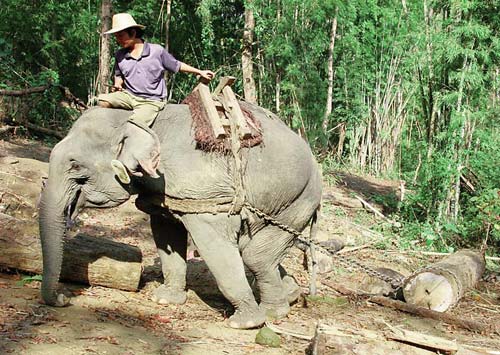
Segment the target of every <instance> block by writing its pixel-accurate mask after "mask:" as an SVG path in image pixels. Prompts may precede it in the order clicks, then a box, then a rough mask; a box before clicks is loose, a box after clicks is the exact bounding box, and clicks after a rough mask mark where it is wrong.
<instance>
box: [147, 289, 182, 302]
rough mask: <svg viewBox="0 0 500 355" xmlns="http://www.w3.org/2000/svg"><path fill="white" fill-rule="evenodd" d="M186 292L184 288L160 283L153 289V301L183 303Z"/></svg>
mask: <svg viewBox="0 0 500 355" xmlns="http://www.w3.org/2000/svg"><path fill="white" fill-rule="evenodd" d="M186 299H187V294H186V291H184V290H179V289H175V288H172V287H168V286H167V285H161V286H159V287H158V288H157V289H156V290H154V291H153V297H152V300H153V302H156V303H158V304H184V303H186Z"/></svg>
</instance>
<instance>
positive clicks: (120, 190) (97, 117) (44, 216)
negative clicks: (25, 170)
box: [39, 109, 132, 306]
mask: <svg viewBox="0 0 500 355" xmlns="http://www.w3.org/2000/svg"><path fill="white" fill-rule="evenodd" d="M125 116H126V113H125V112H124V111H121V110H112V109H91V110H89V111H87V112H86V113H85V114H84V115H83V116H82V117H81V118H80V119H79V120H78V121H77V122H76V123H75V124H74V126H73V128H72V129H71V131H70V132H69V133H68V135H67V136H66V138H64V139H63V140H62V141H60V142H59V143H58V144H57V145H56V146H55V147H54V149H53V150H52V153H51V155H50V167H49V178H48V180H47V182H46V185H45V187H44V189H43V191H42V195H41V200H40V211H39V223H40V238H41V242H42V252H43V282H42V297H43V299H44V301H45V303H47V304H49V305H55V306H64V305H65V303H66V301H65V299H64V297H63V296H62V295H60V294H58V293H57V286H58V282H59V276H60V272H61V266H62V257H63V236H64V232H65V230H66V225H67V222H68V221H69V220H70V219H72V218H74V217H75V216H76V215H77V214H78V212H79V211H80V210H81V209H82V208H84V207H114V206H117V205H119V204H121V203H123V202H125V201H126V200H128V199H129V198H130V195H131V193H132V191H131V188H130V187H129V186H126V185H122V184H121V183H120V182H119V181H118V179H117V178H116V177H115V176H114V172H113V169H112V167H111V164H110V162H111V160H113V159H116V158H117V157H118V154H119V152H120V150H121V146H122V145H123V142H124V140H126V129H125V126H126V124H125V122H126V118H125Z"/></svg>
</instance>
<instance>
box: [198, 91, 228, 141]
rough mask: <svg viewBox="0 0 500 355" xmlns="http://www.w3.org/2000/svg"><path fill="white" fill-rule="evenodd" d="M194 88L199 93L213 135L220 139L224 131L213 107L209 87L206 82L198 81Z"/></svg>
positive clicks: (223, 136)
mask: <svg viewBox="0 0 500 355" xmlns="http://www.w3.org/2000/svg"><path fill="white" fill-rule="evenodd" d="M196 90H197V91H198V93H199V94H200V99H201V102H202V104H203V107H204V108H205V112H206V113H207V116H208V120H209V121H210V125H211V126H212V131H213V133H214V137H215V138H216V139H222V138H225V137H226V131H225V130H224V127H223V126H222V123H221V121H220V118H219V114H218V112H217V109H216V107H215V103H214V101H213V100H212V95H211V94H210V89H209V88H208V86H207V85H206V84H203V83H199V84H198V86H197V87H196Z"/></svg>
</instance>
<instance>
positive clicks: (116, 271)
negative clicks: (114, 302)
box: [0, 213, 142, 291]
mask: <svg viewBox="0 0 500 355" xmlns="http://www.w3.org/2000/svg"><path fill="white" fill-rule="evenodd" d="M0 250H1V252H0V269H1V268H8V269H16V270H20V271H25V272H30V273H35V274H41V273H42V271H43V267H42V265H43V262H42V248H41V244H40V237H39V233H38V223H37V222H36V221H34V222H32V221H27V220H22V219H17V218H14V217H11V216H9V215H6V214H2V213H0ZM141 262H142V253H141V251H140V249H139V248H137V247H135V246H131V245H127V244H123V243H118V242H115V241H112V240H109V239H105V238H97V237H92V236H89V235H85V234H78V235H76V236H75V237H73V238H67V239H66V241H65V243H64V257H63V266H62V273H61V280H65V281H73V282H77V283H84V284H89V285H92V286H105V287H110V288H116V289H121V290H126V291H137V289H138V287H139V281H140V279H141V273H142V264H141Z"/></svg>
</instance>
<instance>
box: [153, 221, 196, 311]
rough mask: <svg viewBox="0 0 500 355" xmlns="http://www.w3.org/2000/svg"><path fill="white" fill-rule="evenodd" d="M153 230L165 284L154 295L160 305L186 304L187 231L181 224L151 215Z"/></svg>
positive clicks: (154, 299)
mask: <svg viewBox="0 0 500 355" xmlns="http://www.w3.org/2000/svg"><path fill="white" fill-rule="evenodd" d="M151 230H152V232H153V238H154V240H155V244H156V248H157V249H158V254H159V256H160V261H161V269H162V272H163V278H164V283H163V285H161V286H160V287H158V288H157V289H156V290H155V291H154V293H153V301H155V302H157V303H160V304H168V303H174V304H183V303H185V302H186V249H187V231H186V229H185V228H184V226H183V225H182V224H180V223H176V222H174V221H173V220H169V219H167V218H165V217H163V216H160V215H151Z"/></svg>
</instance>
